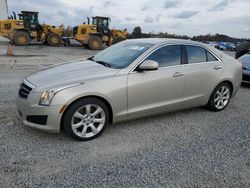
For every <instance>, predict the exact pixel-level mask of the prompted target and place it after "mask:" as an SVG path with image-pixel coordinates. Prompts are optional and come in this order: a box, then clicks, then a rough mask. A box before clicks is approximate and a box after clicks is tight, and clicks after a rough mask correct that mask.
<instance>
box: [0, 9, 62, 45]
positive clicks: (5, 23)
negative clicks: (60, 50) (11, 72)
mask: <svg viewBox="0 0 250 188" xmlns="http://www.w3.org/2000/svg"><path fill="white" fill-rule="evenodd" d="M38 14H39V13H38V12H30V11H22V12H21V14H18V16H19V19H17V18H16V14H15V13H14V16H11V18H9V19H7V20H0V36H3V37H5V38H8V39H9V40H10V41H11V42H12V43H13V44H15V45H18V46H27V45H29V44H30V42H42V43H44V44H48V45H50V46H59V45H61V43H62V34H63V27H62V26H59V27H55V26H51V25H47V24H43V25H40V24H39V22H38Z"/></svg>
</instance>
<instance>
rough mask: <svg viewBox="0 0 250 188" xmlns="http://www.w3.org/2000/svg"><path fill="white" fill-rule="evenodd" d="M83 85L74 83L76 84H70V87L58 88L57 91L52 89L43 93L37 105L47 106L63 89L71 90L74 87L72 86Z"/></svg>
mask: <svg viewBox="0 0 250 188" xmlns="http://www.w3.org/2000/svg"><path fill="white" fill-rule="evenodd" d="M81 84H83V83H76V84H70V85H67V86H63V87H59V88H57V89H53V90H48V91H44V92H43V93H42V95H41V97H40V100H39V105H42V106H49V105H50V103H51V101H52V99H53V98H54V96H55V95H56V94H57V93H58V92H59V91H62V90H64V89H68V88H71V87H74V86H78V85H81Z"/></svg>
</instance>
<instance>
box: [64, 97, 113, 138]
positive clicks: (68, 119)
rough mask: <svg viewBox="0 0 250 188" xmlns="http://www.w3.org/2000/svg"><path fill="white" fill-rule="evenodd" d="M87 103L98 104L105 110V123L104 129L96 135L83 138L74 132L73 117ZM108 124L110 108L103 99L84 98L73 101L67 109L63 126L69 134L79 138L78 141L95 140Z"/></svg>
mask: <svg viewBox="0 0 250 188" xmlns="http://www.w3.org/2000/svg"><path fill="white" fill-rule="evenodd" d="M87 104H96V105H98V106H100V107H101V108H102V109H103V111H104V113H105V123H104V126H103V128H102V130H101V131H100V132H99V133H97V134H96V135H95V136H93V137H90V138H82V137H79V136H78V135H76V134H75V133H74V131H73V130H72V127H71V120H72V117H73V115H74V114H75V112H76V111H77V110H78V109H79V108H80V107H82V106H84V105H87ZM108 124H109V110H108V108H107V106H106V105H105V103H103V102H102V101H101V100H99V99H97V98H83V99H80V100H78V101H77V102H75V103H73V104H72V105H71V106H70V107H69V108H68V109H67V110H66V112H65V114H64V116H63V127H64V130H65V132H66V133H67V134H69V135H70V136H71V137H72V138H73V139H75V140H78V141H88V140H93V139H95V138H97V137H98V136H100V135H101V134H102V133H103V131H104V130H105V128H106V127H107V126H108Z"/></svg>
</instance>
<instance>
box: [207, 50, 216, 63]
mask: <svg viewBox="0 0 250 188" xmlns="http://www.w3.org/2000/svg"><path fill="white" fill-rule="evenodd" d="M207 61H218V59H217V58H216V57H214V55H213V54H211V53H210V52H208V51H207Z"/></svg>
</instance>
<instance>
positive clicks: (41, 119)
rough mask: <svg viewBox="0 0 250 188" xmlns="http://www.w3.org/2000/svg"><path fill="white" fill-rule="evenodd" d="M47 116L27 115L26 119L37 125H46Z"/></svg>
mask: <svg viewBox="0 0 250 188" xmlns="http://www.w3.org/2000/svg"><path fill="white" fill-rule="evenodd" d="M47 119H48V116H27V119H26V120H27V121H28V122H30V123H35V124H38V125H46V124H47Z"/></svg>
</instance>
